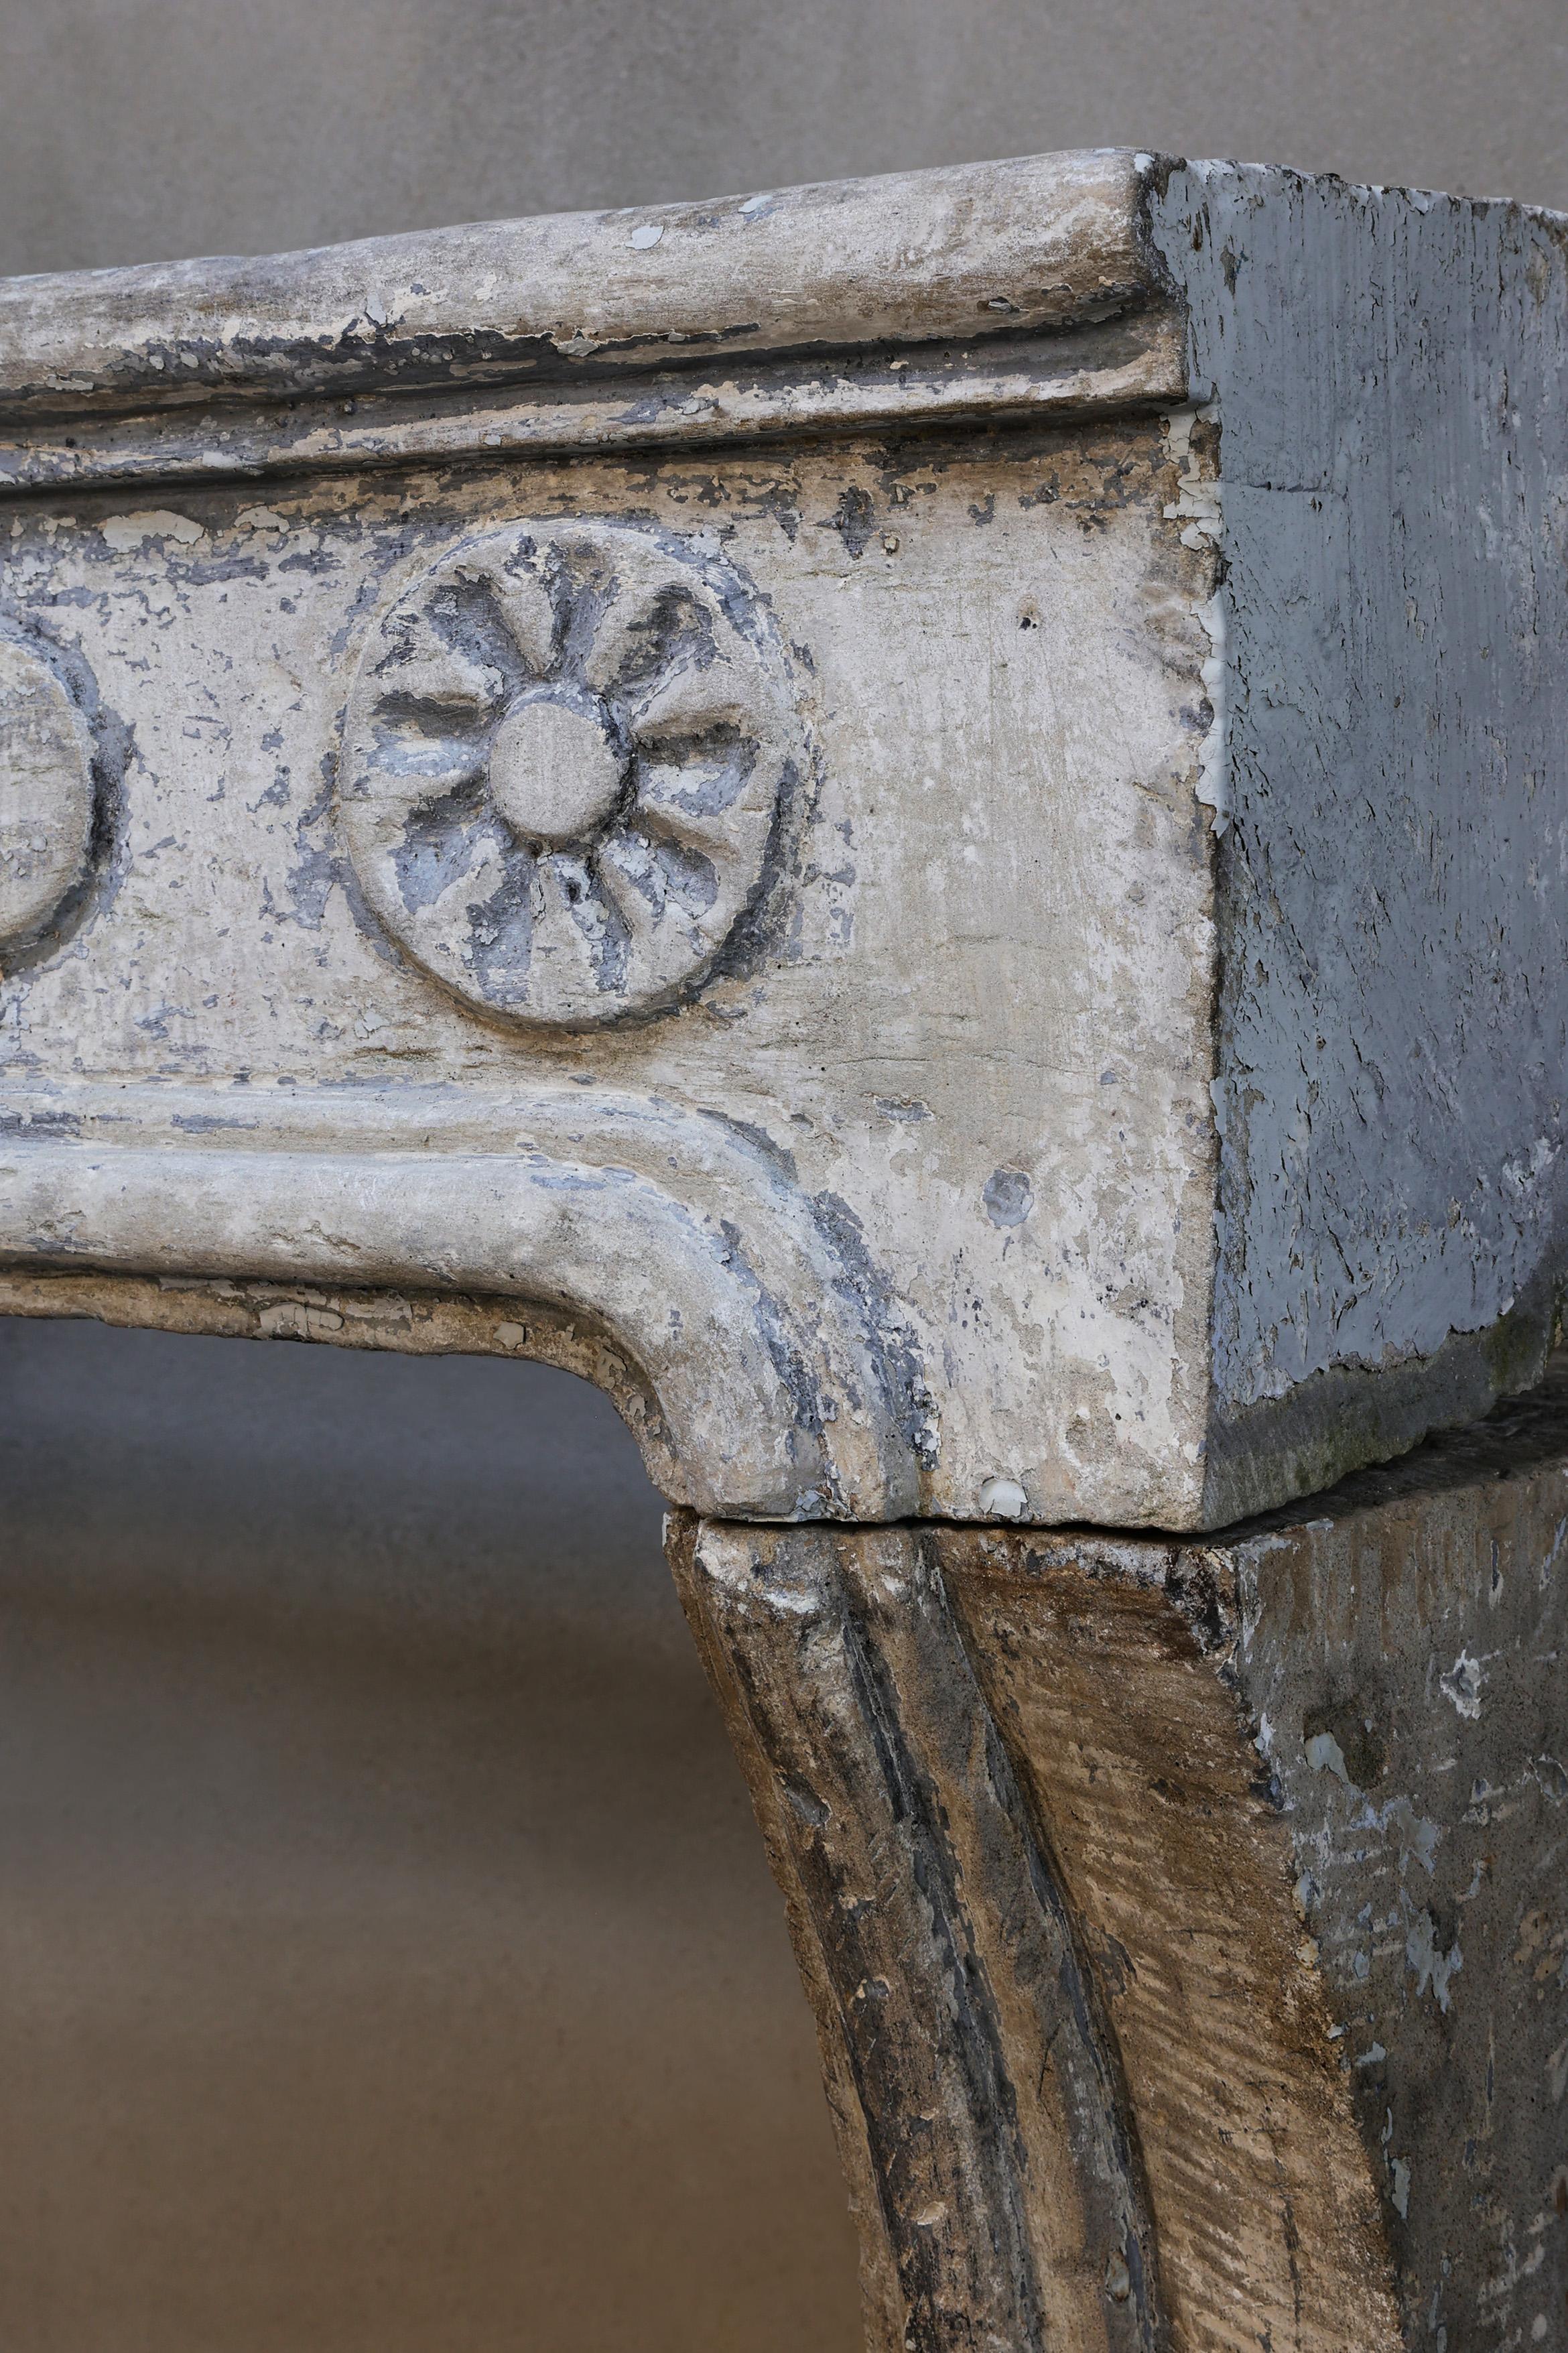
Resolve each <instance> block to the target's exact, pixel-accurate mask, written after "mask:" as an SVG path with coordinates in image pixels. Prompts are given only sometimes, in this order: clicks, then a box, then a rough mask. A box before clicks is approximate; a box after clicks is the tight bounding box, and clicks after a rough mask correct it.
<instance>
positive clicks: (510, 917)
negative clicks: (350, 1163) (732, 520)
mask: <svg viewBox="0 0 1568 2353" xmlns="http://www.w3.org/2000/svg"><path fill="white" fill-rule="evenodd" d="M802 757H803V754H802V749H801V743H800V731H799V728H798V726H797V723H796V722H795V714H794V710H793V699H792V695H791V691H790V682H789V679H788V676H787V673H786V672H785V670H784V666H783V661H782V659H781V658H780V657H779V655H778V654H777V653H776V651H775V650H774V649H773V648H772V647H770V646H769V645H768V644H767V642H766V640H765V637H764V633H763V628H762V627H761V626H760V624H759V623H758V621H757V619H756V617H755V596H754V592H753V591H752V589H751V588H750V586H749V585H748V584H747V583H745V582H744V581H742V579H741V578H740V576H739V575H737V574H735V573H734V572H733V571H732V570H731V567H729V566H728V565H721V564H720V563H718V562H717V561H715V560H714V559H712V558H711V557H708V556H705V555H703V554H700V552H699V551H698V550H697V549H696V548H695V547H694V546H693V545H692V544H691V543H690V542H689V541H688V542H682V541H680V540H679V539H678V538H677V537H676V536H675V535H674V534H673V533H658V534H655V533H651V532H646V531H639V530H636V529H627V528H626V527H625V526H616V525H615V524H610V523H601V522H570V523H557V524H549V523H542V522H526V523H521V524H508V525H506V526H505V527H504V528H502V529H500V530H494V531H487V532H482V533H478V534H476V535H475V536H474V537H472V538H469V539H466V540H464V541H463V542H462V543H461V544H460V545H459V546H458V547H457V548H456V549H454V550H453V551H452V552H451V553H450V554H447V555H446V556H445V557H443V558H442V559H441V561H440V562H439V563H437V564H436V565H432V566H430V567H429V568H427V569H426V570H424V571H422V572H420V573H419V574H418V575H417V576H416V578H415V579H414V580H413V581H412V582H410V583H409V584H408V585H407V586H405V588H404V589H403V591H402V593H401V595H399V596H397V597H396V598H395V600H394V601H393V603H392V604H391V605H390V606H389V607H387V609H386V610H385V611H384V613H383V615H382V616H381V618H380V619H379V621H378V622H377V623H376V625H375V626H374V628H373V629H372V631H371V634H370V638H369V640H368V642H367V644H366V646H365V649H364V652H363V657H362V659H361V662H360V668H359V674H358V677H357V679H356V681H355V684H354V689H353V696H352V698H351V701H350V704H349V713H348V740H347V745H346V750H345V758H344V766H343V784H342V793H341V797H340V806H341V809H342V825H343V831H344V834H345V836H346V839H347V841H348V848H349V855H350V857H351V859H352V860H353V867H354V871H355V873H356V874H357V875H358V878H359V881H360V885H361V888H362V889H363V892H364V896H365V899H366V901H367V902H368V903H369V905H370V907H371V908H372V909H373V910H374V913H375V914H376V915H377V917H378V918H379V919H380V921H381V922H382V923H384V925H385V927H386V929H387V931H388V932H390V933H391V934H392V935H393V937H394V938H395V940H396V941H397V942H398V944H399V945H400V946H402V947H403V948H404V949H405V950H406V952H407V953H408V954H409V955H411V956H413V957H414V958H415V960H416V962H417V963H419V964H420V965H423V966H424V967H425V969H426V971H427V972H430V973H432V974H433V975H434V976H436V978H437V979H438V980H441V981H444V982H445V983H446V985H447V987H448V988H450V989H451V990H453V991H454V993H455V994H456V995H457V996H458V997H461V998H463V999H465V1000H466V1001H467V1002H468V1004H470V1005H474V1006H478V1007H479V1008H482V1009H483V1010H484V1011H486V1012H487V1013H497V1014H501V1015H504V1016H506V1017H507V1018H510V1019H512V1020H515V1021H520V1022H529V1023H538V1024H543V1025H547V1026H551V1027H555V1026H565V1027H569V1028H580V1027H583V1026H585V1025H589V1024H594V1023H598V1022H604V1021H613V1020H615V1019H616V1018H617V1017H618V1016H620V1015H622V1014H625V1013H630V1012H637V1011H647V1010H649V1009H651V1008H657V1007H659V1006H663V1005H668V1004H669V1003H671V1002H672V1001H673V1000H674V999H675V998H676V997H678V996H679V995H681V994H683V993H685V992H688V991H689V990H690V989H691V988H692V987H695V986H696V985H697V984H699V983H700V981H701V979H702V978H703V976H705V974H706V973H707V971H708V970H709V968H710V965H711V964H712V962H713V959H714V957H715V955H717V954H718V952H719V950H720V949H721V947H722V946H723V944H724V943H725V941H726V940H727V939H728V938H729V936H730V934H731V932H732V931H733V929H734V927H735V924H736V923H737V922H738V921H739V919H740V917H741V916H742V913H744V912H745V909H746V908H747V906H748V905H749V904H750V903H751V902H752V898H753V897H754V896H755V894H756V892H757V890H758V887H759V885H760V883H761V881H762V878H763V863H764V860H765V858H766V855H767V849H768V844H769V840H770V839H771V837H772V833H773V822H774V818H775V814H776V811H777V808H778V804H779V796H780V792H781V790H782V788H783V786H784V783H785V781H786V779H787V778H788V777H789V776H791V775H792V774H795V773H798V772H799V769H800V766H801V764H802Z"/></svg>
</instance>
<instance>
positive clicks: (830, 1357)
mask: <svg viewBox="0 0 1568 2353" xmlns="http://www.w3.org/2000/svg"><path fill="white" fill-rule="evenodd" d="M5 1130H6V1132H5V1136H4V1139H3V1141H0V1256H3V1257H5V1259H8V1260H10V1261H14V1262H16V1261H20V1262H23V1263H25V1264H26V1265H27V1266H29V1267H30V1268H32V1269H34V1270H37V1269H39V1268H40V1267H47V1268H48V1269H49V1270H51V1271H88V1270H92V1271H97V1272H99V1273H100V1274H104V1275H108V1276H118V1277H153V1278H162V1279H163V1280H164V1281H165V1282H168V1281H173V1282H177V1283H181V1284H184V1283H187V1282H201V1281H203V1280H206V1281H211V1282H244V1281H247V1280H259V1281H262V1282H266V1281H268V1280H270V1281H276V1282H286V1283H293V1284H299V1283H300V1282H317V1283H321V1284H328V1285H334V1286H338V1285H349V1286H353V1288H355V1289H368V1290H372V1291H384V1290H388V1289H391V1290H398V1291H404V1290H407V1291H412V1292H417V1293H434V1294H437V1296H438V1295H441V1294H446V1293H450V1294H458V1295H460V1296H463V1297H465V1298H467V1297H472V1296H473V1295H475V1294H480V1295H484V1296H488V1297H491V1298H501V1299H506V1298H511V1299H517V1300H524V1301H529V1302H537V1303H540V1304H541V1305H542V1307H544V1308H545V1309H547V1310H555V1311H566V1312H568V1313H571V1314H577V1315H580V1316H583V1317H585V1318H586V1319H588V1320H589V1322H590V1323H591V1324H594V1325H595V1326H596V1327H597V1328H598V1330H600V1331H601V1332H603V1333H604V1334H605V1335H607V1336H608V1337H609V1339H610V1340H611V1341H612V1342H613V1343H614V1344H615V1345H616V1348H617V1349H618V1350H619V1351H621V1352H622V1353H623V1354H624V1356H626V1358H627V1359H629V1363H630V1366H631V1367H632V1369H633V1373H634V1376H635V1386H637V1387H639V1388H641V1389H642V1390H643V1392H644V1394H645V1395H646V1396H647V1398H648V1399H649V1400H650V1401H651V1403H652V1405H653V1408H654V1409H655V1417H656V1419H655V1421H654V1424H653V1427H652V1429H651V1430H649V1431H647V1432H646V1433H645V1431H644V1430H639V1431H638V1435H639V1437H645V1438H646V1440H647V1442H645V1447H644V1451H645V1455H646V1457H647V1460H648V1467H649V1470H650V1472H652V1473H653V1474H654V1475H655V1477H656V1478H657V1479H658V1481H659V1483H660V1484H661V1485H662V1486H663V1487H664V1489H665V1492H666V1493H669V1494H670V1495H671V1498H672V1500H674V1501H677V1502H679V1503H684V1504H689V1505H691V1506H692V1508H694V1509H696V1510H700V1511H705V1512H733V1513H745V1514H757V1515H760V1516H763V1517H766V1518H776V1519H785V1520H788V1519H802V1518H816V1517H829V1518H850V1519H889V1518H898V1517H900V1516H901V1515H902V1514H907V1513H909V1512H910V1511H912V1510H913V1509H914V1508H915V1507H916V1505H917V1503H918V1499H919V1486H918V1464H917V1461H916V1456H915V1452H914V1446H913V1440H912V1431H913V1430H914V1428H915V1426H916V1417H915V1413H914V1409H913V1406H912V1403H911V1401H910V1397H909V1395H908V1385H909V1377H908V1374H907V1371H906V1369H905V1367H904V1349H903V1345H902V1341H901V1337H900V1332H899V1330H898V1328H897V1327H896V1325H895V1324H893V1323H892V1322H891V1321H890V1319H889V1314H888V1311H887V1309H886V1307H885V1305H884V1304H883V1303H882V1301H881V1300H880V1298H879V1294H878V1291H877V1288H876V1286H875V1284H874V1282H871V1281H870V1280H868V1276H867V1273H866V1271H865V1270H864V1268H863V1267H859V1266H856V1265H854V1264H851V1263H850V1262H849V1261H847V1258H846V1256H845V1254H844V1252H843V1250H841V1249H840V1247H839V1246H838V1245H837V1242H836V1241H835V1240H834V1239H833V1238H832V1237H831V1236H830V1235H829V1234H828V1233H827V1231H826V1229H825V1228H824V1226H823V1224H822V1222H821V1220H820V1219H819V1218H818V1216H817V1214H816V1210H815V1208H814V1207H813V1205H812V1203H811V1202H810V1201H808V1200H807V1199H806V1198H805V1196H804V1194H802V1193H801V1191H800V1190H799V1188H798V1187H795V1185H793V1184H792V1183H791V1182H790V1181H789V1179H788V1178H787V1176H785V1175H784V1173H783V1171H782V1170H781V1169H780V1168H779V1167H778V1166H776V1164H775V1163H774V1162H773V1160H772V1159H771V1158H770V1157H769V1155H767V1154H766V1153H764V1152H763V1150H762V1149H761V1148H759V1147H758V1146H757V1145H753V1144H752V1143H751V1142H750V1141H749V1140H748V1139H747V1138H745V1137H744V1136H742V1135H741V1134H737V1133H736V1132H735V1131H734V1130H733V1129H732V1128H731V1127H730V1126H729V1125H727V1124H725V1123H724V1122H723V1121H722V1120H721V1119H717V1118H711V1117H706V1116H704V1115H703V1114H701V1113H694V1112H690V1111H687V1110H683V1109H680V1108H678V1107H676V1106H674V1105H672V1104H668V1103H662V1102H659V1101H657V1100H653V1099H644V1098H638V1097H635V1096H630V1095H611V1094H609V1093H607V1092H604V1093H601V1092H598V1091H595V1092H594V1094H593V1095H592V1096H590V1097H587V1098H585V1097H584V1093H583V1092H581V1091H579V1090H577V1089H575V1088H561V1089H539V1090H537V1091H531V1092H527V1093H519V1094H516V1095H511V1096H509V1097H507V1098H505V1099H504V1100H503V1101H501V1102H500V1103H498V1102H496V1101H494V1100H493V1099H492V1100H490V1101H488V1102H487V1103H486V1104H485V1105H484V1106H483V1108H482V1110H481V1109H480V1108H479V1107H478V1106H474V1107H469V1108H465V1107H463V1106H462V1105H460V1104H457V1103H452V1102H450V1101H449V1100H447V1099H446V1098H444V1097H443V1096H442V1095H441V1094H440V1093H439V1092H436V1091H432V1092H429V1093H425V1092H422V1091H421V1090H418V1089H400V1090H398V1091H396V1092H395V1093H393V1092H387V1093H384V1094H374V1093H371V1092H368V1091H367V1092H363V1093H360V1092H356V1093H354V1094H353V1095H351V1096H349V1097H347V1098H346V1099H345V1098H344V1097H342V1096H336V1097H333V1096H329V1095H326V1094H324V1093H321V1094H307V1093H305V1092H303V1091H302V1090H300V1091H296V1090H289V1092H282V1091H278V1090H271V1089H269V1090H268V1091H267V1094H266V1097H265V1101H264V1102H263V1101H260V1100H258V1098H257V1097H256V1096H251V1097H250V1099H249V1100H248V1101H247V1091H245V1090H242V1089H238V1088H236V1089H230V1090H226V1091H224V1092H222V1093H221V1094H216V1093H215V1092H214V1091H213V1090H211V1089H203V1090H199V1091H198V1090H195V1089H190V1090H182V1089H178V1088H168V1089H158V1090H155V1091H154V1090H147V1089H138V1090H136V1091H135V1100H134V1102H133V1101H132V1096H131V1094H130V1092H128V1091H123V1090H122V1091H115V1090H111V1089H85V1088H83V1089H72V1090H69V1091H65V1090H60V1091H56V1092H47V1093H45V1092H38V1093H37V1094H33V1095H25V1094H22V1093H20V1092H12V1093H11V1094H10V1095H9V1096H8V1098H7V1105H6V1114H5ZM162 1320H165V1321H174V1320H177V1312H176V1315H175V1316H169V1317H165V1318H163V1319H162ZM520 1353H530V1351H529V1350H528V1349H527V1348H524V1349H522V1350H521V1351H520ZM634 1426H635V1425H634Z"/></svg>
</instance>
